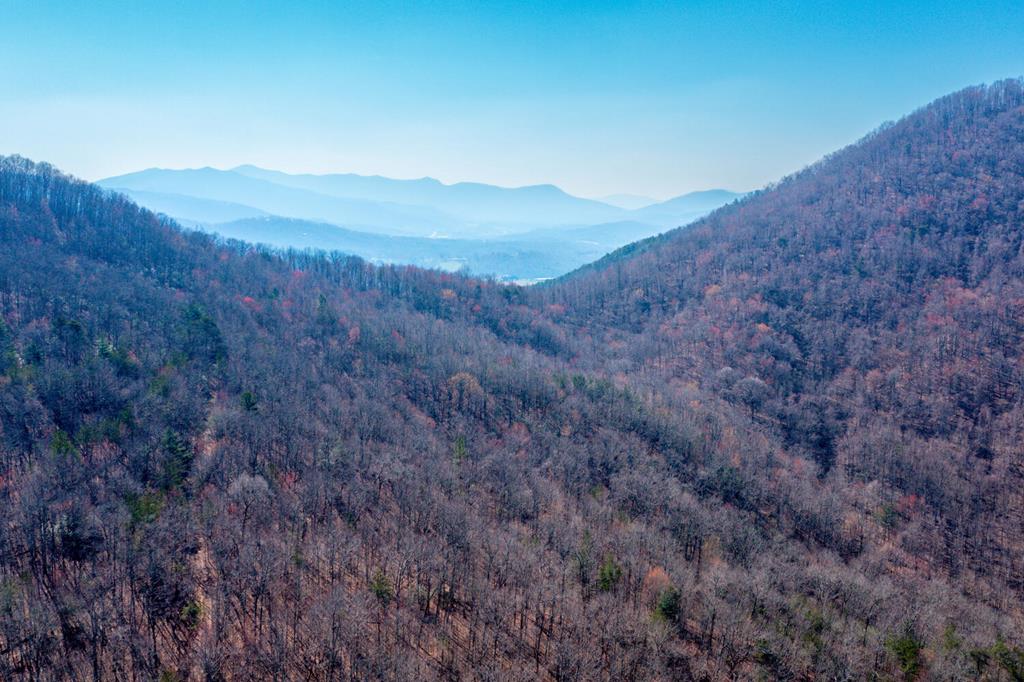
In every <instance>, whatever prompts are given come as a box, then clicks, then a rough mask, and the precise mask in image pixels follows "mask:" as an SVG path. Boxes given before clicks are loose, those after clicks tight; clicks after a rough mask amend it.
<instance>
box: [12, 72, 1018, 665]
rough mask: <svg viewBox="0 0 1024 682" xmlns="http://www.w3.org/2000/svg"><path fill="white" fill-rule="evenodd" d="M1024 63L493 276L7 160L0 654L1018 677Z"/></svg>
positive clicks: (42, 658) (93, 659)
mask: <svg viewBox="0 0 1024 682" xmlns="http://www.w3.org/2000/svg"><path fill="white" fill-rule="evenodd" d="M1022 218H1024V88H1022V85H1021V83H1020V82H1019V81H1011V82H1006V83H1002V84H999V85H997V86H993V87H991V88H980V89H971V90H967V91H964V92H962V93H958V94H957V95H954V96H951V97H949V98H946V99H944V100H940V101H939V102H937V103H935V104H933V105H931V106H929V107H927V108H925V109H923V110H921V111H919V112H917V113H915V114H913V115H912V116H910V117H908V118H907V119H905V120H903V121H900V122H899V123H897V124H894V125H892V126H888V127H886V128H883V129H882V130H880V131H878V132H877V133H876V134H874V135H872V136H870V137H869V138H867V139H866V140H863V141H862V142H860V143H858V144H857V145H854V146H852V147H850V148H848V149H846V150H843V151H841V152H839V153H837V154H835V155H834V156H832V157H831V158H829V159H826V160H824V161H823V162H821V163H819V164H817V165H815V166H813V167H811V168H809V169H807V170H806V171H803V172H802V173H799V174H797V175H795V176H793V177H791V178H788V179H786V180H785V181H783V182H781V183H780V184H779V185H778V186H777V187H774V188H771V189H769V190H767V191H765V192H762V193H759V194H758V195H756V196H752V197H749V198H747V199H745V200H743V201H742V202H740V203H738V204H734V205H732V206H730V207H727V208H726V209H723V210H720V211H718V212H716V213H715V214H713V215H712V216H711V217H709V218H708V219H706V220H705V221H703V222H702V223H699V224H698V225H697V226H696V227H694V228H690V229H689V230H687V231H677V232H673V233H670V234H668V235H666V236H663V237H660V238H656V239H655V240H652V241H649V242H644V243H641V244H638V245H634V246H633V247H629V248H627V249H626V250H625V251H623V252H621V253H617V254H614V255H613V256H611V257H609V258H607V259H605V260H604V261H601V262H599V263H597V264H595V265H594V266H591V267H589V268H587V269H585V270H583V271H580V272H578V273H575V274H574V275H572V276H569V277H567V278H565V279H563V280H562V281H559V282H556V283H552V284H550V285H547V286H544V287H542V288H534V289H522V288H517V287H511V286H503V285H499V284H496V283H494V282H490V281H484V280H475V279H471V278H466V277H460V276H455V275H449V274H443V273H436V272H430V271H423V270H418V269H415V268H398V267H374V266H371V265H368V264H366V263H364V262H362V261H359V260H358V259H353V258H344V257H340V256H330V255H316V254H309V253H295V252H292V253H273V252H269V251H265V250H262V249H256V248H253V247H250V246H248V245H245V244H242V243H238V242H229V243H225V242H219V241H216V240H214V239H213V238H211V237H209V236H207V235H203V234H198V233H191V232H184V231H182V230H180V229H179V228H178V227H177V226H175V225H173V224H171V223H167V222H162V221H160V220H158V219H157V218H156V217H155V216H153V215H152V214H150V213H149V212H147V211H144V210H142V209H139V208H138V207H136V206H135V205H134V204H132V203H130V202H129V201H128V200H126V199H123V198H119V197H116V196H114V197H112V196H110V195H109V194H108V193H106V192H104V191H102V190H99V189H97V188H95V187H93V186H90V185H88V184H86V183H82V182H78V181H75V180H73V179H71V178H69V177H67V176H64V175H62V174H60V173H59V172H57V171H56V170H54V169H53V168H51V167H49V166H46V165H41V164H33V163H31V162H28V161H26V160H24V159H20V158H17V157H13V158H6V159H2V160H0V315H2V317H0V677H2V678H4V679H7V678H11V679H139V680H148V679H164V680H184V679H230V680H234V679H316V680H334V679H346V680H364V679H386V680H410V679H467V680H470V679H477V680H499V679H500V680H515V679H522V680H527V679H550V680H576V679H605V680H622V679H636V680H648V679H663V680H669V679H702V680H719V679H758V678H762V679H851V680H854V679H857V680H859V679H870V678H873V677H875V678H881V679H893V678H895V679H900V678H903V679H920V678H934V679H972V678H979V677H980V678H985V679H1021V676H1024V651H1022V648H1021V647H1022V646H1024V637H1022V635H1021V633H1022V632H1024V614H1022V612H1021V605H1022V595H1024V584H1022V578H1021V575H1022V571H1024V566H1022V554H1021V550H1022V545H1024V493H1022V491H1024V486H1022V483H1024V480H1022V479H1024V468H1022V465H1024V455H1022V453H1021V450H1020V446H1019V442H1020V435H1019V431H1020V428H1021V426H1020V425H1021V424H1024V419H1022V417H1024V410H1022V406H1021V401H1022V396H1021V385H1022V379H1024V376H1022V372H1024V370H1022V364H1021V350H1022V346H1021V343H1022V339H1021V333H1022V331H1024V291H1022V289H1024V282H1022V276H1024V267H1022V266H1024V254H1022V252H1021V242H1022V234H1021V230H1022Z"/></svg>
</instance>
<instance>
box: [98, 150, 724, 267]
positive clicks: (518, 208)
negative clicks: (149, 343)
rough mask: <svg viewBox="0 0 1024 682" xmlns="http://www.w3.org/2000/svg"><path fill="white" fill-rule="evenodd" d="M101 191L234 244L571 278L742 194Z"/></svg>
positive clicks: (326, 184) (465, 187) (416, 186)
mask: <svg viewBox="0 0 1024 682" xmlns="http://www.w3.org/2000/svg"><path fill="white" fill-rule="evenodd" d="M98 184H99V185H101V186H102V187H105V188H107V189H111V190H115V191H117V192H121V193H123V194H126V195H128V196H129V197H131V198H132V199H133V200H134V201H136V202H138V203H139V204H141V205H143V206H145V207H147V208H149V209H151V210H153V211H156V212H159V213H163V214H165V215H168V216H170V217H172V218H174V219H176V220H178V221H179V222H181V223H182V224H184V225H187V226H190V227H194V228H199V229H203V230H207V231H212V232H216V233H218V234H221V235H223V236H225V237H229V238H237V239H243V240H246V241H253V242H260V243H266V244H269V245H272V246H278V247H295V248H319V249H324V250H339V251H344V252H346V253H352V254H355V255H358V256H361V257H363V258H367V259H369V260H373V261H375V262H394V263H410V264H414V265H419V266H423V267H433V268H441V269H468V270H469V271H471V272H473V273H475V274H481V275H495V276H498V277H501V278H506V279H519V280H522V279H529V280H533V279H545V278H549V277H555V276H558V275H561V274H564V273H566V272H568V271H570V270H572V269H574V268H576V267H579V266H580V265H583V264H585V263H587V262H590V261H592V260H594V259H596V258H599V257H601V256H602V255H604V254H605V253H608V252H609V251H612V250H614V249H616V248H618V247H620V246H622V245H624V244H627V243H629V242H632V241H635V240H637V239H642V238H645V237H649V236H652V235H655V234H659V233H661V232H663V231H665V230H667V229H670V228H673V227H677V226H680V225H685V224H687V223H690V222H692V221H693V220H695V219H697V218H699V217H701V216H703V215H705V214H707V213H708V212H710V211H712V210H714V209H715V208H718V207H719V206H722V205H725V204H727V203H729V202H731V201H733V200H735V199H736V198H738V197H740V196H742V195H741V194H739V193H736V192H730V191H726V190H710V191H706V192H693V193H690V194H686V195H683V196H680V197H676V198H674V199H670V200H668V201H665V202H656V203H650V202H654V200H648V199H646V198H644V197H636V196H632V195H618V196H615V197H610V198H609V200H610V201H615V202H617V203H618V204H619V205H613V204H612V203H605V202H602V201H595V200H593V199H584V198H580V197H576V196H573V195H571V194H568V193H566V192H564V191H562V190H561V189H559V188H558V187H555V186H554V185H533V186H528V187H516V188H506V187H498V186H495V185H486V184H481V183H472V182H460V183H455V184H451V185H448V184H444V183H442V182H440V181H438V180H435V179H433V178H421V179H417V180H397V179H393V178H386V177H381V176H364V175H355V174H350V173H346V174H330V175H310V174H302V175H292V174H288V173H282V172H280V171H274V170H267V169H263V168H258V167H256V166H239V167H237V168H233V169H230V170H219V169H215V168H197V169H184V170H168V169H160V168H151V169H148V170H143V171H139V172H136V173H129V174H127V175H120V176H117V177H111V178H107V179H105V180H101V181H99V183H98ZM623 206H635V208H626V207H623ZM399 238H401V239H399ZM541 249H543V251H541Z"/></svg>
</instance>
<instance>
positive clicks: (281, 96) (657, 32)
mask: <svg viewBox="0 0 1024 682" xmlns="http://www.w3.org/2000/svg"><path fill="white" fill-rule="evenodd" d="M1022 27H1024V2H1022V1H1021V0H1014V1H1012V2H985V1H984V0H981V1H979V2H967V1H964V0H959V1H957V2H942V1H937V0H931V1H928V2H898V1H895V0H890V1H887V2H877V3H876V2H820V3H811V2H764V3H758V2H739V3H728V2H660V3H657V2H614V3H602V2H596V1H590V2H580V3H560V2H555V1H553V0H547V1H543V2H536V3H533V2H524V3H501V4H497V3H486V2H462V3H448V2H443V3H442V2H423V3H417V4H415V5H413V4H408V5H406V4H399V3H389V2H385V1H381V0H375V1H373V2H367V3H361V2H360V3H343V2H300V1H294V2H256V1H252V0H250V1H247V2H227V1H221V0H218V1H216V2H213V1H209V2H190V1H188V0H178V1H177V2H163V3H154V2H143V1H135V2H110V1H107V0H88V1H87V2H82V1H80V0H75V1H73V2H71V1H69V2H48V1H45V0H31V1H26V2H22V0H0V65H2V66H0V102H2V106H0V154H11V153H20V154H22V155H25V156H28V157H30V158H33V159H36V160H46V161H50V162H52V163H54V164H56V165H58V166H60V167H61V168H63V169H65V170H67V171H70V172H72V173H75V174H77V175H79V176H82V177H84V178H86V179H91V180H94V179H99V178H101V177H105V176H108V175H114V174H118V173H123V172H128V171H132V170H138V169H140V168H143V167H149V166H162V167H172V168H177V167H196V166H205V165H210V166H217V167H230V166H234V165H238V164H242V163H254V164H258V165H261V166H266V167H271V168H276V169H281V170H286V171H309V172H328V171H343V172H357V173H365V174H371V173H379V174H382V175H389V176H394V177H421V176H424V175H430V176H433V177H437V178H440V179H441V180H443V181H446V182H453V181H458V180H477V181H482V182H492V183H496V184H502V185H523V184H534V183H545V182H551V183H555V184H557V185H560V186H561V187H563V188H565V189H566V190H568V191H570V192H573V193H576V194H581V195H586V196H600V195H603V194H609V193H613V192H632V193H639V194H647V195H652V196H655V197H666V196H670V195H675V194H680V193H682V192H685V191H690V190H695V189H704V188H709V187H727V188H732V189H751V188H755V187H759V186H762V185H764V184H765V183H766V182H770V181H772V180H775V179H778V178H779V177H780V176H782V175H784V174H786V173H789V172H792V171H794V170H797V169H799V168H800V167H802V166H804V165H806V164H807V163H809V162H811V161H813V160H815V159H817V158H818V157H820V156H821V155H823V154H825V153H827V152H829V151H832V150H834V149H836V148H838V147H841V146H843V145H845V144H847V143H849V142H852V141H854V140H855V139H856V138H858V137H860V136H861V135H863V134H864V133H866V132H868V131H869V130H871V129H873V128H874V127H876V126H877V125H878V124H879V123H881V122H882V121H884V120H887V119H893V118H897V117H899V116H900V115H902V114H904V113H907V112H909V111H910V110H912V109H914V108H916V107H917V106H920V105H923V104H925V103H927V102H928V101H929V100H931V99H934V98H935V97H937V96H940V95H943V94H945V93H947V92H950V91H953V90H957V89H959V88H961V87H964V86H966V85H970V84H975V83H981V82H990V81H993V80H998V79H1000V78H1004V77H1010V76H1020V75H1022V74H1024V36H1022V33H1021V29H1022Z"/></svg>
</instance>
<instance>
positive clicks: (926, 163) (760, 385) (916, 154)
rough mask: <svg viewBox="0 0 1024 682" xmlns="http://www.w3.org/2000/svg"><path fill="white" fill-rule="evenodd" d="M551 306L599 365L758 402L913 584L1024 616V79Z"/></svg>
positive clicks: (613, 266) (968, 99)
mask: <svg viewBox="0 0 1024 682" xmlns="http://www.w3.org/2000/svg"><path fill="white" fill-rule="evenodd" d="M542 295H543V296H544V298H545V299H546V300H547V302H549V303H551V304H558V305H559V306H560V309H563V308H564V310H565V318H567V321H569V322H570V323H571V324H573V325H574V326H578V328H579V329H580V331H578V332H577V333H578V335H579V337H580V338H582V337H583V336H585V334H584V331H583V330H586V332H588V333H589V334H591V335H592V338H591V342H592V343H593V347H594V348H595V349H598V351H599V352H600V357H601V360H600V361H599V362H600V363H604V364H611V365H614V366H616V367H619V368H621V370H622V371H624V372H626V373H630V374H640V373H643V374H647V373H653V374H655V375H657V376H658V377H659V378H661V379H662V380H665V381H669V382H673V381H674V382H679V383H680V384H682V383H684V382H687V383H690V382H692V383H695V384H697V385H699V386H701V387H703V388H705V389H707V390H711V391H714V392H715V393H717V394H718V395H721V396H723V397H725V398H726V399H728V400H731V401H733V402H734V403H735V404H736V405H737V406H745V407H747V408H748V409H749V410H750V414H751V416H752V417H753V418H754V419H755V420H756V421H759V422H761V423H763V424H764V427H765V430H766V432H767V433H768V434H770V437H771V438H773V440H775V441H776V442H778V443H779V444H780V446H782V447H785V448H786V449H787V450H788V451H789V452H793V453H801V452H802V453H804V454H805V456H806V457H807V458H808V459H809V460H810V461H811V462H813V463H814V465H815V466H816V467H817V469H818V472H819V475H820V476H821V478H822V480H823V481H825V482H827V483H828V484H831V485H832V486H833V487H834V488H836V489H838V490H843V491H844V493H843V495H844V497H845V498H846V499H847V500H849V502H850V503H851V504H853V505H854V506H857V507H861V508H863V509H865V510H871V509H874V510H875V511H876V512H877V513H879V514H881V515H883V516H884V517H885V518H886V519H888V520H887V521H886V523H887V525H889V526H890V531H891V532H892V540H893V545H894V547H893V549H894V550H895V551H898V554H897V555H896V556H895V557H894V558H893V560H894V562H896V565H897V566H898V565H899V564H900V562H906V564H907V565H906V567H905V568H902V569H901V570H913V571H923V572H926V573H928V574H935V573H936V572H941V573H943V574H946V575H949V576H951V577H952V578H954V579H956V580H958V581H959V582H960V584H961V585H962V586H963V587H964V589H965V590H967V591H968V592H970V593H971V594H973V595H976V596H977V597H978V598H983V599H985V600H989V601H991V602H993V603H1006V600H1007V599H1009V601H1010V603H1011V604H1012V605H1013V607H1014V608H1019V607H1020V604H1021V601H1020V600H1021V596H1022V595H1024V553H1022V549H1024V496H1022V495H1021V490H1024V457H1022V453H1021V450H1020V447H1019V443H1020V439H1021V425H1022V424H1024V392H1022V390H1021V387H1022V386H1024V88H1022V84H1021V82H1020V81H1007V82H1004V83H1000V84H997V85H995V86H992V87H989V88H972V89H969V90H966V91H963V92H960V93H957V94H955V95H952V96H949V97H946V98H944V99H941V100H939V101H937V102H935V103H934V104H932V105H930V106H928V107H926V108H924V109H922V110H921V111H918V112H916V113H915V114H913V115H912V116H909V117H907V118H906V119H904V120H902V121H900V122H898V123H896V124H893V125H889V126H886V127H883V128H882V129H880V130H879V131H878V132H876V133H874V134H872V135H870V136H869V137H868V138H866V139H865V140H862V141H861V142H859V143H858V144H856V145H853V146H852V147H850V148H848V149H845V150H843V151H841V152H838V153H836V154H834V155H832V156H831V157H829V158H827V159H825V160H823V161H821V162H820V163H818V164H816V165H814V166H812V167H811V168H808V169H807V170H805V171H803V172H801V173H798V174H796V175H794V176H792V177H790V178H788V179H786V180H784V181H783V182H781V183H780V184H779V185H778V186H776V187H773V188H771V189H770V190H768V191H765V192H763V193H760V194H758V195H756V196H752V197H750V198H748V199H746V200H743V201H741V202H740V203H738V204H735V205H732V206H729V207H727V208H725V209H722V210H720V211H718V212H716V213H714V214H713V215H712V216H710V217H709V218H707V219H705V220H704V221H702V222H700V223H697V224H696V225H694V226H692V227H691V228H689V229H687V230H685V231H680V232H675V233H669V234H666V235H662V236H660V237H656V238H654V239H651V240H648V241H647V242H642V243H640V244H636V245H631V246H630V247H627V248H625V249H623V250H622V251H621V252H619V253H617V254H612V255H611V256H609V257H607V258H606V259H604V260H602V261H601V262H599V263H597V264H595V265H593V266H588V267H587V268H585V269H584V270H583V271H581V272H579V273H577V274H576V275H573V276H569V277H567V278H565V279H564V280H563V281H561V282H560V283H559V284H557V285H556V286H553V287H552V288H550V289H548V290H546V291H544V292H542ZM907 555H912V556H913V557H914V558H913V559H910V558H908V557H907ZM895 568H896V567H895V566H894V570H895ZM1009 595H1013V596H1012V597H1010V596H1009Z"/></svg>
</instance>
